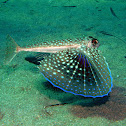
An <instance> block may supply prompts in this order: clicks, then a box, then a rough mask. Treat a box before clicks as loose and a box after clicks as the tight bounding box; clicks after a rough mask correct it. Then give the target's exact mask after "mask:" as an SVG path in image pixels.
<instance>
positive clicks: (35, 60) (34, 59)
mask: <svg viewBox="0 0 126 126" xmlns="http://www.w3.org/2000/svg"><path fill="white" fill-rule="evenodd" d="M43 59H44V58H40V59H37V58H36V57H33V56H32V57H25V60H26V61H28V62H30V63H34V64H36V65H39V64H40V62H39V61H41V60H43Z"/></svg>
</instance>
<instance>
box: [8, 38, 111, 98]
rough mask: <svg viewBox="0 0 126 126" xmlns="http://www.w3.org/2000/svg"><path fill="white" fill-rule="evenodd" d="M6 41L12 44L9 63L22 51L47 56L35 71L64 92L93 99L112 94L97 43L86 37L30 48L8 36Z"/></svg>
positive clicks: (45, 43) (9, 49) (106, 64)
mask: <svg viewBox="0 0 126 126" xmlns="http://www.w3.org/2000/svg"><path fill="white" fill-rule="evenodd" d="M7 40H8V41H9V42H8V43H11V44H12V45H11V47H8V46H7V47H8V48H7V50H8V51H7V52H6V55H7V58H8V59H9V60H8V61H9V62H10V61H11V60H12V59H13V58H14V57H15V55H16V54H17V53H18V52H21V51H35V52H42V53H50V54H49V55H48V56H45V57H44V58H43V59H42V60H41V61H39V62H40V64H39V65H38V66H37V67H38V68H39V71H40V73H41V74H42V75H43V76H44V77H45V79H46V80H47V81H49V82H50V83H51V84H52V85H53V86H54V87H57V88H59V89H61V90H63V91H64V92H67V93H72V94H74V95H80V96H84V97H92V98H96V97H104V96H108V94H109V93H110V92H111V89H112V87H113V82H112V75H111V71H110V69H109V66H108V63H107V62H106V59H105V57H104V56H102V54H101V52H100V51H99V50H98V47H99V45H100V44H99V42H98V40H97V39H95V38H93V37H91V36H89V37H83V38H79V39H73V40H72V39H66V40H54V41H50V42H43V43H42V44H40V45H39V46H34V47H33V46H31V47H29V48H23V47H20V46H19V45H17V43H16V42H15V41H14V40H13V39H12V38H11V37H10V36H7ZM9 45H10V44H9ZM13 50H14V51H13ZM9 53H10V54H9Z"/></svg>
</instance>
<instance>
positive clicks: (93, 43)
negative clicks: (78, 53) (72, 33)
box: [87, 36, 100, 48]
mask: <svg viewBox="0 0 126 126" xmlns="http://www.w3.org/2000/svg"><path fill="white" fill-rule="evenodd" d="M89 38H91V41H89V42H88V45H87V46H88V47H93V48H98V47H99V46H100V43H99V41H98V40H97V39H95V38H93V37H92V36H89Z"/></svg>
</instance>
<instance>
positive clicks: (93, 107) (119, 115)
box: [38, 82, 126, 121]
mask: <svg viewBox="0 0 126 126" xmlns="http://www.w3.org/2000/svg"><path fill="white" fill-rule="evenodd" d="M43 85H44V88H45V91H42V90H41V93H45V94H46V95H47V97H49V98H50V99H56V100H59V101H60V102H61V104H64V103H65V104H70V105H71V107H69V110H68V111H69V112H70V113H71V114H73V115H74V116H77V117H78V118H87V117H103V118H106V119H108V120H113V121H118V120H123V119H125V118H126V114H125V113H126V96H125V93H126V89H125V88H123V87H113V88H112V92H111V93H110V94H109V95H108V96H105V97H103V98H86V97H83V96H76V95H73V94H70V93H66V92H63V91H62V90H60V89H58V88H56V87H54V86H52V85H51V84H50V83H49V82H45V83H44V84H43ZM38 90H39V89H38ZM46 92H48V93H46ZM57 107H58V106H57Z"/></svg>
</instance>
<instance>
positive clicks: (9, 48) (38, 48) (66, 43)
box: [4, 35, 100, 65]
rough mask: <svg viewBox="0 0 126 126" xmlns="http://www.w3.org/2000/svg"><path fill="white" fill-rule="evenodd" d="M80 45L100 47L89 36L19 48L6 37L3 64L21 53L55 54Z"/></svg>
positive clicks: (10, 38)
mask: <svg viewBox="0 0 126 126" xmlns="http://www.w3.org/2000/svg"><path fill="white" fill-rule="evenodd" d="M82 44H84V45H85V46H88V47H93V48H96V47H98V46H99V45H100V43H98V41H97V39H95V38H93V37H91V36H89V37H82V38H76V39H73V40H72V39H65V40H54V41H46V42H42V43H39V44H34V45H31V46H28V47H20V46H19V45H18V44H17V43H16V42H15V41H14V39H13V38H12V37H11V36H10V35H7V37H6V49H5V58H4V64H5V65H7V64H9V63H10V62H11V61H12V60H13V59H14V57H15V56H16V55H17V54H18V53H19V52H21V51H28V52H41V53H56V52H58V51H61V50H65V49H68V48H79V47H80V46H81V45H82Z"/></svg>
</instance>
